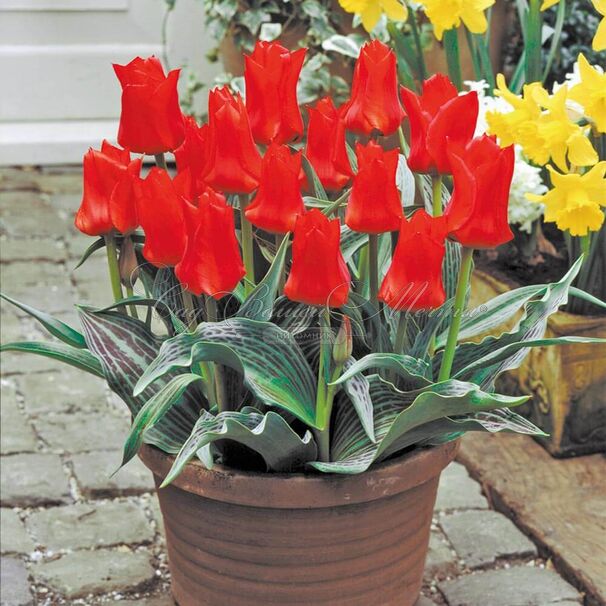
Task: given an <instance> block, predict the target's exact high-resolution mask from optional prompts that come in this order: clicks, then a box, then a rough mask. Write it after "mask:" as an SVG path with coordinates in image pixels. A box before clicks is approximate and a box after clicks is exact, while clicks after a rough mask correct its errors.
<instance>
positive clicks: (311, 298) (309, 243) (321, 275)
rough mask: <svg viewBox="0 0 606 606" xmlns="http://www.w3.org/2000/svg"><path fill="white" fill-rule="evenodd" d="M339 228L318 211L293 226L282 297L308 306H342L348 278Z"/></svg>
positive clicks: (302, 217) (347, 293)
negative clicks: (289, 258)
mask: <svg viewBox="0 0 606 606" xmlns="http://www.w3.org/2000/svg"><path fill="white" fill-rule="evenodd" d="M340 237H341V227H340V225H339V220H338V219H333V220H332V221H331V220H329V219H328V217H327V216H326V215H324V214H323V213H322V212H320V211H319V210H318V209H317V208H313V209H312V210H310V211H309V212H306V213H305V214H304V215H300V216H299V217H298V218H297V222H296V223H295V234H294V240H293V244H292V267H291V270H290V275H289V276H288V280H287V281H286V285H285V286H284V294H285V295H286V296H287V297H288V298H289V299H291V300H292V301H299V302H300V303H307V304H308V305H329V306H330V307H341V306H342V305H345V303H346V302H347V298H348V296H349V283H350V276H349V270H348V269H347V265H346V264H345V260H344V259H343V255H342V254H341V249H340V248H339V245H340Z"/></svg>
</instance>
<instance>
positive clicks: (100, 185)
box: [75, 141, 141, 236]
mask: <svg viewBox="0 0 606 606" xmlns="http://www.w3.org/2000/svg"><path fill="white" fill-rule="evenodd" d="M83 164H84V195H83V196H82V203H81V204H80V209H79V210H78V213H77V214H76V219H75V225H76V227H77V228H78V229H79V230H80V231H81V232H83V233H85V234H87V235H89V236H101V235H105V234H109V233H110V232H112V231H114V230H116V231H119V232H121V233H125V234H126V233H129V232H131V231H133V230H134V229H136V227H137V225H138V222H137V209H136V206H135V198H134V192H133V185H134V183H135V180H136V179H137V178H138V176H139V172H140V170H141V160H132V161H131V159H130V153H129V151H128V150H126V149H120V148H119V147H114V146H113V145H110V144H109V143H108V142H107V141H103V143H102V144H101V150H100V151H97V150H95V149H92V148H91V149H89V150H88V152H87V153H86V155H85V156H84V163H83Z"/></svg>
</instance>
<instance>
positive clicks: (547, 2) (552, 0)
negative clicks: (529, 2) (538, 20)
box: [541, 0, 560, 11]
mask: <svg viewBox="0 0 606 606" xmlns="http://www.w3.org/2000/svg"><path fill="white" fill-rule="evenodd" d="M559 1H560V0H543V4H541V10H542V11H546V10H547V9H548V8H551V7H552V6H555V5H556V4H557V3H558V2H559Z"/></svg>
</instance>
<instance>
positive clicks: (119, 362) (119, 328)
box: [79, 308, 207, 453]
mask: <svg viewBox="0 0 606 606" xmlns="http://www.w3.org/2000/svg"><path fill="white" fill-rule="evenodd" d="M79 313H80V320H81V322H82V326H83V328H84V336H85V338H86V342H87V344H88V347H89V349H90V351H91V352H92V353H93V354H94V355H95V356H96V357H97V358H98V360H99V361H100V362H101V366H102V368H103V374H104V375H105V378H106V380H107V383H108V385H109V387H110V389H111V390H112V391H113V392H114V393H116V394H117V395H118V396H119V397H120V398H122V400H123V401H124V402H125V403H126V405H127V406H128V408H129V410H130V412H131V414H132V415H133V417H135V416H136V415H137V414H138V412H139V410H141V408H143V406H144V405H145V403H146V402H147V401H148V400H149V399H150V398H152V397H153V396H154V395H155V394H156V392H157V391H159V390H161V389H162V388H163V387H164V385H165V384H166V383H168V382H170V381H171V379H172V378H173V377H175V376H176V375H178V374H182V373H181V372H172V373H167V374H166V375H165V376H163V377H162V378H161V380H159V381H158V382H157V383H155V384H154V385H152V386H150V387H148V388H147V389H146V390H145V391H144V392H142V393H141V394H139V395H138V396H134V395H133V390H134V387H135V384H136V383H137V380H138V379H139V377H140V376H141V375H142V374H143V372H144V371H145V369H146V368H147V367H148V366H149V365H150V363H151V362H152V361H153V360H154V359H155V358H156V356H157V355H158V351H159V349H160V344H161V342H162V341H161V340H160V339H158V338H157V337H155V336H154V335H153V334H152V333H151V331H150V330H149V329H148V328H147V326H146V325H145V324H144V323H143V322H140V321H139V320H136V319H134V318H130V317H129V316H127V315H125V314H122V313H115V312H108V311H104V312H100V311H94V310H92V309H89V308H80V309H79ZM204 406H207V402H206V400H205V399H204V396H203V395H202V393H201V391H200V389H198V388H197V386H196V385H191V386H190V387H189V389H187V390H186V391H185V393H184V394H183V396H182V398H181V400H180V401H179V402H178V403H177V404H176V405H175V406H173V407H172V408H171V409H170V410H169V411H168V412H167V414H166V415H165V416H164V417H163V418H162V419H161V420H160V421H159V423H158V424H157V425H156V426H155V427H153V428H151V429H149V430H148V431H146V432H145V436H144V442H145V443H146V444H154V445H156V446H158V447H159V448H160V449H162V450H163V451H164V452H167V453H176V452H179V450H180V448H181V446H182V445H183V443H184V442H185V440H186V439H187V437H188V436H189V434H190V433H191V430H192V428H193V427H194V425H195V423H196V421H197V420H198V418H199V416H200V410H201V409H202V408H204Z"/></svg>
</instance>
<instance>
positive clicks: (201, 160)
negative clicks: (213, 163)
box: [175, 116, 209, 196]
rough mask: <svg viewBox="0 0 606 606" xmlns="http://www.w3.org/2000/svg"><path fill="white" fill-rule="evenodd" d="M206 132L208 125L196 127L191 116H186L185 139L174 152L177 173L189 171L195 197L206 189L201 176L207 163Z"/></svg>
mask: <svg viewBox="0 0 606 606" xmlns="http://www.w3.org/2000/svg"><path fill="white" fill-rule="evenodd" d="M208 130H209V126H208V124H203V125H202V126H198V124H197V123H196V120H195V119H194V118H193V117H192V116H187V117H186V118H185V139H184V141H183V143H182V144H181V145H180V146H179V147H178V148H177V149H176V150H175V160H176V162H177V171H178V172H183V171H185V170H189V171H190V174H191V178H192V180H193V188H194V190H195V192H196V194H197V196H198V195H200V194H202V193H203V192H204V190H205V189H206V183H205V182H204V177H203V175H204V170H205V168H206V163H207V161H208V143H209V137H208Z"/></svg>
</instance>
